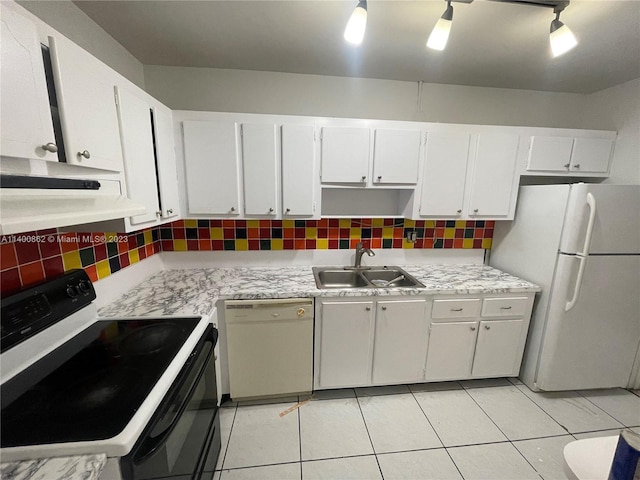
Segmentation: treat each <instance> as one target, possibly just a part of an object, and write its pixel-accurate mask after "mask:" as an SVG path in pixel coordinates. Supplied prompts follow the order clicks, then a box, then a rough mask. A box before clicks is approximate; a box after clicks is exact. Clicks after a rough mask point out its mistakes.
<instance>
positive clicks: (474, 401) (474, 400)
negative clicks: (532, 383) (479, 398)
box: [464, 387, 511, 441]
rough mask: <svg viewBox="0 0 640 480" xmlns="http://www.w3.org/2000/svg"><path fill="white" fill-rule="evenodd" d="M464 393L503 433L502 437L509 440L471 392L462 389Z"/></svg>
mask: <svg viewBox="0 0 640 480" xmlns="http://www.w3.org/2000/svg"><path fill="white" fill-rule="evenodd" d="M486 388H489V387H486ZM493 388H500V387H493ZM464 393H466V394H467V395H469V397H470V398H471V400H473V403H475V404H476V405H477V406H478V408H479V409H480V410H482V413H484V414H485V415H486V416H487V418H488V419H489V420H491V423H493V424H494V425H495V427H496V428H497V429H498V430H499V431H500V433H501V434H502V435H504V438H506V439H507V440H508V441H511V440H510V439H509V437H508V436H507V434H506V433H504V432H503V431H502V429H501V428H500V427H499V426H498V424H497V423H496V422H495V421H494V420H493V418H491V415H489V414H488V413H487V412H485V410H484V408H482V407H481V406H480V404H479V403H478V402H476V399H475V398H473V395H471V394H470V393H469V392H468V391H467V390H466V389H465V390H464Z"/></svg>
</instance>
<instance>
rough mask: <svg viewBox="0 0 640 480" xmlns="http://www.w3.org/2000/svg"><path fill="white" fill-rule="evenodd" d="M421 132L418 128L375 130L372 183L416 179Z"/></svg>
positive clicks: (407, 181) (403, 181)
mask: <svg viewBox="0 0 640 480" xmlns="http://www.w3.org/2000/svg"><path fill="white" fill-rule="evenodd" d="M421 137H422V134H421V132H419V131H418V130H380V129H378V130H376V131H375V139H374V146H373V183H374V184H385V183H407V184H415V183H416V182H417V181H418V163H419V161H420V139H421Z"/></svg>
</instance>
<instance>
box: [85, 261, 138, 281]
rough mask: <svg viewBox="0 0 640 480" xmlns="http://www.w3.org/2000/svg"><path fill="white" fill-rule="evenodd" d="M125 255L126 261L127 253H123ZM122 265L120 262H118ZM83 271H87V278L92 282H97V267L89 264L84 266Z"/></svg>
mask: <svg viewBox="0 0 640 480" xmlns="http://www.w3.org/2000/svg"><path fill="white" fill-rule="evenodd" d="M125 256H126V257H127V261H128V255H125ZM120 265H121V266H122V263H121V264H120ZM84 271H85V272H87V275H89V278H90V279H91V281H92V282H97V281H98V269H97V267H96V266H95V265H89V266H88V267H84Z"/></svg>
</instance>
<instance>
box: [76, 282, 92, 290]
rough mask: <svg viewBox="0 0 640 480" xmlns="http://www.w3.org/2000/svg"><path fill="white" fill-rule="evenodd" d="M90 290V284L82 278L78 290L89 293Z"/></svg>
mask: <svg viewBox="0 0 640 480" xmlns="http://www.w3.org/2000/svg"><path fill="white" fill-rule="evenodd" d="M89 290H90V288H89V285H88V284H87V282H85V281H84V280H80V283H78V291H79V292H80V293H87V292H88V291H89Z"/></svg>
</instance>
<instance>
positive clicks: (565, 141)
mask: <svg viewBox="0 0 640 480" xmlns="http://www.w3.org/2000/svg"><path fill="white" fill-rule="evenodd" d="M608 137H609V138H605V137H604V136H603V137H602V138H600V137H577V136H575V137H574V136H552V135H533V136H531V137H530V139H529V152H528V157H527V169H526V172H525V174H529V175H531V174H534V173H542V174H544V173H546V174H550V173H554V174H570V175H572V176H582V175H583V174H585V175H587V176H593V175H594V174H600V175H597V176H603V175H606V174H607V173H608V171H609V163H610V160H611V153H612V150H613V142H614V138H613V135H612V134H609V135H608Z"/></svg>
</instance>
